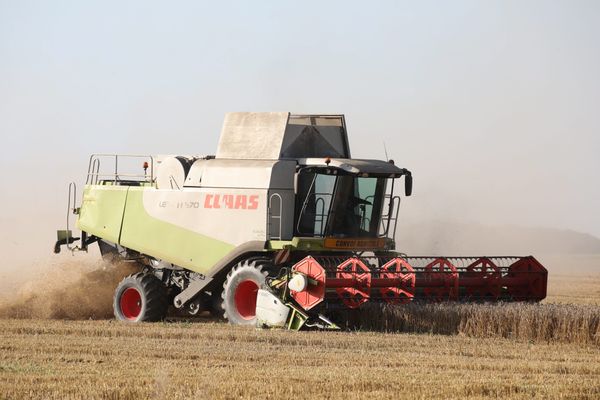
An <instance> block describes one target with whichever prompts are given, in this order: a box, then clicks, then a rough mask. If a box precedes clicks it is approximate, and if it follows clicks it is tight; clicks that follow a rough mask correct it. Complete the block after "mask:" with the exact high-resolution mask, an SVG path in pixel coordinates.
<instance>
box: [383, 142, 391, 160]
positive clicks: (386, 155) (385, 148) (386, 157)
mask: <svg viewBox="0 0 600 400" xmlns="http://www.w3.org/2000/svg"><path fill="white" fill-rule="evenodd" d="M383 151H384V152H385V161H390V158H389V157H388V152H387V147H386V145H385V140H384V141H383Z"/></svg>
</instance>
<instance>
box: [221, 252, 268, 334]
mask: <svg viewBox="0 0 600 400" xmlns="http://www.w3.org/2000/svg"><path fill="white" fill-rule="evenodd" d="M263 268H264V265H263V264H261V263H260V262H259V261H248V260H245V261H241V262H239V263H238V264H237V265H236V266H235V267H233V269H232V270H231V271H230V272H229V274H228V275H227V279H225V283H224V284H223V292H222V293H221V298H222V300H223V303H222V307H223V311H224V317H225V318H226V319H227V320H228V321H229V323H231V324H234V325H254V324H255V323H256V297H257V295H258V289H260V287H261V286H262V285H263V284H264V283H265V277H266V276H267V272H266V271H263Z"/></svg>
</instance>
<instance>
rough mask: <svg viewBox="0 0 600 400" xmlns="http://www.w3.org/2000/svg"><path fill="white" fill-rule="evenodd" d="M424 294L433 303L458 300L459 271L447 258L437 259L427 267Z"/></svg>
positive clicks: (424, 274)
mask: <svg viewBox="0 0 600 400" xmlns="http://www.w3.org/2000/svg"><path fill="white" fill-rule="evenodd" d="M423 280H424V283H425V284H424V288H423V293H424V294H425V297H427V298H428V299H429V300H431V301H444V300H456V299H458V271H457V269H456V267H455V266H454V265H452V263H451V262H450V261H448V259H446V258H436V259H435V260H433V261H432V262H430V263H429V264H427V265H426V266H425V271H424V273H423Z"/></svg>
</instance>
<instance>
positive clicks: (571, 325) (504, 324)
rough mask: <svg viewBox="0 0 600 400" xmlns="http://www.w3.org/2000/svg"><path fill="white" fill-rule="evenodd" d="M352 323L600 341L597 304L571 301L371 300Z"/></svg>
mask: <svg viewBox="0 0 600 400" xmlns="http://www.w3.org/2000/svg"><path fill="white" fill-rule="evenodd" d="M353 323H354V324H355V325H356V326H357V327H358V328H360V329H362V330H365V329H366V330H374V331H384V332H409V333H433V334H444V335H457V334H462V335H466V336H472V337H482V338H485V337H502V338H510V339H518V340H523V341H530V342H564V343H581V344H595V345H600V307H598V306H586V305H573V304H523V303H504V304H502V303H500V304H453V303H442V304H408V305H403V306H390V305H376V304H373V305H371V304H369V305H367V306H366V307H364V309H363V310H361V312H360V313H359V314H358V315H357V316H356V318H355V319H354V321H353Z"/></svg>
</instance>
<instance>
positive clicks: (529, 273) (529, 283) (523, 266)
mask: <svg viewBox="0 0 600 400" xmlns="http://www.w3.org/2000/svg"><path fill="white" fill-rule="evenodd" d="M508 277H509V278H512V279H515V280H523V281H525V284H519V285H515V284H509V285H507V289H508V294H509V295H510V296H511V297H512V299H513V300H515V301H526V300H530V301H541V300H543V299H544V298H545V297H546V286H547V283H548V270H546V268H544V267H543V266H542V264H540V263H539V262H538V261H537V260H536V259H535V258H533V257H531V256H530V257H523V258H521V259H519V260H518V261H516V262H515V263H514V264H512V265H511V266H510V267H508Z"/></svg>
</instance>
